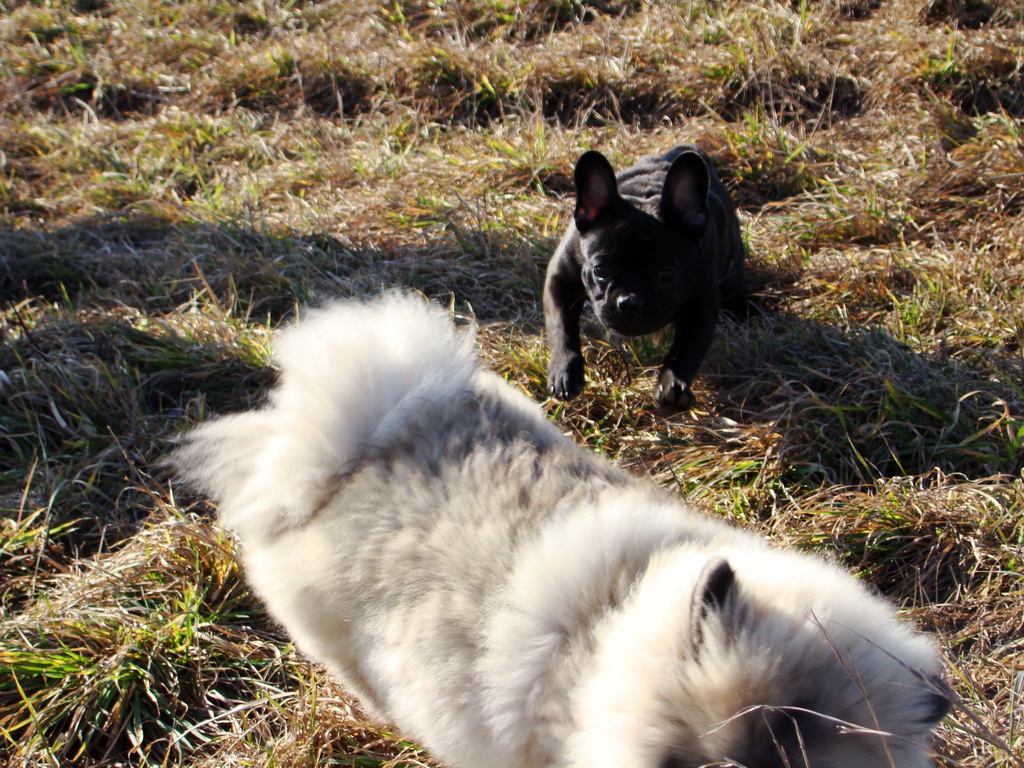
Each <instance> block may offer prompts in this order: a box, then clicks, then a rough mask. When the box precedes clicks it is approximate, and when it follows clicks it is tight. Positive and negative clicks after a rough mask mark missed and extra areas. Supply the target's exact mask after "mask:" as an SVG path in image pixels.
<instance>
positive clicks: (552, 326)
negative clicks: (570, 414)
mask: <svg viewBox="0 0 1024 768" xmlns="http://www.w3.org/2000/svg"><path fill="white" fill-rule="evenodd" d="M585 300H586V293H585V292H584V289H583V283H582V281H581V280H580V277H579V272H578V270H573V269H572V268H571V267H566V266H564V262H562V263H561V264H559V265H555V264H552V268H550V269H549V270H548V275H547V280H546V281H545V283H544V320H545V326H546V328H547V334H548V346H549V347H550V348H551V361H550V362H549V363H548V391H549V392H550V393H551V394H552V395H554V396H555V397H557V398H558V399H559V400H570V399H572V398H574V397H576V395H578V394H579V393H580V392H581V391H582V390H583V382H584V378H583V349H582V348H581V346H580V315H582V313H583V302H584V301H585Z"/></svg>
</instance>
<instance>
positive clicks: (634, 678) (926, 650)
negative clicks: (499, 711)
mask: <svg viewBox="0 0 1024 768" xmlns="http://www.w3.org/2000/svg"><path fill="white" fill-rule="evenodd" d="M601 634H602V635H603V639H602V640H601V641H600V646H601V647H600V649H599V652H598V659H599V660H598V664H597V669H596V671H595V673H594V674H593V675H592V676H590V678H589V679H588V681H587V682H586V683H584V684H583V685H582V686H581V687H580V688H579V689H577V692H576V699H575V710H576V714H577V718H578V729H577V731H576V733H575V734H574V736H573V737H572V739H571V741H570V745H569V755H568V760H567V762H568V764H569V765H572V766H574V768H583V767H584V766H586V767H587V768H597V767H598V766H609V768H611V767H612V766H616V767H619V766H630V768H699V767H700V766H737V767H739V768H925V767H926V766H928V765H930V764H931V759H930V757H929V742H930V732H931V730H932V728H933V727H934V726H935V725H936V723H937V722H938V721H939V720H941V719H942V717H943V716H944V715H945V714H946V712H947V710H948V708H949V699H948V696H947V694H946V693H945V688H944V685H943V683H942V682H941V681H940V669H939V661H938V654H937V653H936V649H935V648H934V646H933V645H932V643H931V642H930V641H928V640H927V639H925V638H924V637H922V636H920V635H917V634H914V633H913V632H912V630H910V629H908V628H907V627H905V626H903V625H901V624H900V623H898V622H897V621H896V619H895V617H894V616H893V615H892V610H891V608H890V607H889V606H888V604H887V603H886V602H884V601H883V600H881V599H879V598H877V597H875V596H873V595H871V594H869V593H868V592H867V590H866V589H864V588H863V587H862V586H861V585H860V584H859V583H858V582H855V581H854V580H852V579H850V577H849V575H848V574H845V573H843V572H841V571H839V570H838V569H837V568H835V567H833V566H831V565H829V564H827V563H825V562H823V561H820V560H817V559H814V558H810V557H806V556H803V555H796V554H794V553H787V552H784V551H780V550H772V549H764V550H761V551H743V550H736V551H732V552H730V551H728V550H725V551H722V550H716V551H715V553H714V554H713V555H708V554H702V553H700V552H696V551H694V549H693V548H692V547H690V546H686V545H684V546H682V547H679V548H677V549H675V550H672V551H669V552H667V553H665V554H663V555H662V556H661V558H660V562H658V563H654V564H652V568H651V569H650V570H649V571H648V573H647V575H646V576H645V577H644V578H643V579H642V581H641V582H640V584H639V586H638V588H637V590H636V593H635V595H634V596H633V599H632V600H631V601H630V602H629V604H628V605H627V606H626V607H625V608H624V610H623V611H621V612H620V613H618V614H617V615H616V616H615V617H613V618H612V619H610V620H609V624H608V626H607V627H606V631H604V632H603V633H601Z"/></svg>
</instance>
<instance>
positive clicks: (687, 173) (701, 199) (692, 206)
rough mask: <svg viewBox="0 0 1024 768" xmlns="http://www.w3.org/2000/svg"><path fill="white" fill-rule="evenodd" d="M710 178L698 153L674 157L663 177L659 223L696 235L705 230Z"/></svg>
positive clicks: (687, 153) (687, 152)
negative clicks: (686, 230) (684, 229)
mask: <svg viewBox="0 0 1024 768" xmlns="http://www.w3.org/2000/svg"><path fill="white" fill-rule="evenodd" d="M710 186H711V174H710V172H709V171H708V164H707V163H706V162H705V161H704V158H703V157H701V156H700V155H699V154H698V153H697V152H693V151H686V152H683V153H682V154H681V155H679V157H677V158H676V159H675V160H674V161H673V162H672V166H671V167H670V168H669V169H668V175H667V176H665V188H664V189H663V190H662V192H661V219H662V221H664V222H666V223H670V224H679V225H682V226H684V227H686V228H687V229H689V230H690V231H692V232H693V233H694V234H696V235H702V234H704V230H705V229H707V226H708V188H709V187H710Z"/></svg>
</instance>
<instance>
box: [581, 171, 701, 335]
mask: <svg viewBox="0 0 1024 768" xmlns="http://www.w3.org/2000/svg"><path fill="white" fill-rule="evenodd" d="M575 181H576V212H575V217H574V219H575V223H576V229H577V231H578V232H579V234H580V252H581V254H580V255H581V262H582V264H581V265H582V277H583V284H584V286H585V287H586V290H587V294H588V295H589V298H590V301H591V303H592V304H593V307H594V311H595V312H596V313H597V316H598V318H599V319H600V320H601V322H602V323H604V324H605V325H606V326H608V327H609V328H611V329H612V330H614V331H617V332H618V333H621V334H624V335H626V336H639V335H642V334H646V333H651V332H653V331H656V330H658V329H659V328H663V327H664V326H666V325H668V324H669V323H670V322H671V321H672V319H673V317H674V315H675V314H676V311H677V310H678V308H679V306H680V304H682V303H683V302H684V301H686V300H687V298H688V297H689V293H690V291H689V288H690V284H691V283H692V282H693V279H694V277H695V271H696V270H698V269H700V268H701V260H700V258H699V255H700V241H701V237H702V236H703V235H704V232H705V230H706V229H707V226H708V188H709V185H710V174H709V171H708V167H707V164H706V163H705V162H704V159H703V158H702V157H701V156H700V155H699V154H697V153H696V152H683V153H682V154H680V155H679V156H678V157H676V158H675V160H674V161H673V162H672V165H671V166H670V167H669V169H668V173H667V174H666V175H665V181H664V186H663V187H662V190H661V196H660V198H654V199H652V203H651V205H650V206H649V207H647V209H645V207H643V206H641V205H637V204H635V203H634V202H633V201H631V200H628V199H626V198H624V197H622V196H621V195H620V194H619V190H618V185H617V183H616V180H615V173H614V171H613V170H612V167H611V165H610V164H609V163H608V161H607V160H606V159H605V158H604V156H603V155H601V154H600V153H599V152H593V151H591V152H587V153H586V154H584V155H583V156H582V157H581V158H580V159H579V162H577V164H576V173H575Z"/></svg>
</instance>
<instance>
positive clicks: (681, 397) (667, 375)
mask: <svg viewBox="0 0 1024 768" xmlns="http://www.w3.org/2000/svg"><path fill="white" fill-rule="evenodd" d="M717 320H718V307H717V306H711V307H705V308H704V309H703V311H696V312H694V311H691V312H687V313H686V315H685V316H684V317H680V318H679V319H678V320H677V321H676V324H675V337H674V338H673V339H672V346H671V347H670V348H669V351H668V355H666V356H665V362H664V363H662V366H661V369H660V370H659V371H658V380H657V382H656V383H655V385H654V400H655V402H657V403H658V405H660V406H661V407H662V408H664V409H666V410H673V411H685V410H687V409H689V408H692V407H693V405H694V403H695V402H696V398H695V397H694V394H693V389H692V388H691V386H690V385H691V383H692V382H693V378H694V376H696V375H697V369H698V368H700V364H701V362H702V361H703V360H704V356H705V355H706V354H707V352H708V348H709V347H710V346H711V339H712V338H713V337H714V335H715V324H716V322H717Z"/></svg>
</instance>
